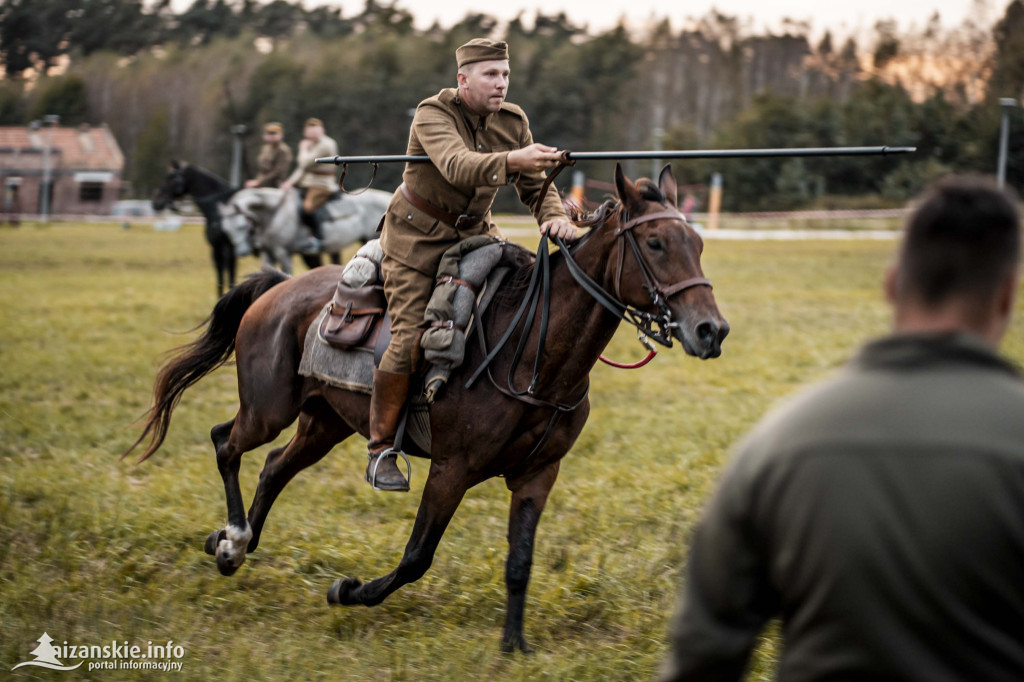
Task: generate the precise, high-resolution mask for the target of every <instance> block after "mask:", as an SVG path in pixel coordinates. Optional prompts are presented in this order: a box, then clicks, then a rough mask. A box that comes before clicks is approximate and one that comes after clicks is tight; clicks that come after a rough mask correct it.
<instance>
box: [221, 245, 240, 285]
mask: <svg viewBox="0 0 1024 682" xmlns="http://www.w3.org/2000/svg"><path fill="white" fill-rule="evenodd" d="M222 248H223V249H224V264H225V266H226V267H227V269H228V288H229V289H230V288H231V287H233V286H235V273H236V271H237V268H238V259H237V258H236V257H235V247H234V245H233V244H231V242H227V243H226V244H224V246H223V247H222Z"/></svg>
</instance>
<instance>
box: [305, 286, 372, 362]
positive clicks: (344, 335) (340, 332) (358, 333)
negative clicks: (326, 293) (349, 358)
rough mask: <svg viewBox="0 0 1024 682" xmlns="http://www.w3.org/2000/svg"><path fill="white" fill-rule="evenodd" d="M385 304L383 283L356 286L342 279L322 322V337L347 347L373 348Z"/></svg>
mask: <svg viewBox="0 0 1024 682" xmlns="http://www.w3.org/2000/svg"><path fill="white" fill-rule="evenodd" d="M386 308H387V303H386V302H385V298H384V287H382V286H380V285H379V284H378V285H369V286H365V287H359V288H355V289H354V288H352V287H349V286H347V285H346V284H345V283H344V282H339V283H338V288H337V289H336V290H335V292H334V299H333V300H332V301H331V307H330V311H329V312H328V314H327V316H326V317H325V318H324V321H323V323H321V325H320V337H321V338H322V339H323V340H324V341H326V342H327V343H328V344H330V345H331V346H335V347H337V348H342V349H344V350H354V349H356V348H369V349H370V350H372V349H373V347H374V343H375V341H376V336H377V334H378V333H379V327H380V325H379V322H380V320H381V318H382V317H383V316H384V311H385V309H386Z"/></svg>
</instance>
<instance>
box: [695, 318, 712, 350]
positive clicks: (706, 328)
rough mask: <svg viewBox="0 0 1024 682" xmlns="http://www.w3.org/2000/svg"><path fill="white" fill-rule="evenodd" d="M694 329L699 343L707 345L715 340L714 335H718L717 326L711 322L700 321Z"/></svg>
mask: <svg viewBox="0 0 1024 682" xmlns="http://www.w3.org/2000/svg"><path fill="white" fill-rule="evenodd" d="M694 331H695V332H696V334H697V338H698V339H700V341H701V343H704V344H708V345H710V344H711V343H713V342H714V341H715V337H716V336H717V335H718V327H717V326H715V324H714V323H712V322H701V323H700V324H698V325H697V329H695V330H694Z"/></svg>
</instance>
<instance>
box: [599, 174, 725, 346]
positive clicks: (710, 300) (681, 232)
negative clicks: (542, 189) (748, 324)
mask: <svg viewBox="0 0 1024 682" xmlns="http://www.w3.org/2000/svg"><path fill="white" fill-rule="evenodd" d="M615 189H616V193H617V194H618V198H619V202H620V207H619V211H618V214H617V215H616V217H615V219H612V220H609V221H608V223H607V224H606V225H605V226H604V227H603V228H602V230H611V231H613V234H614V235H615V238H616V241H617V242H618V246H617V248H616V249H615V251H616V254H615V256H614V257H612V258H611V259H610V260H609V262H608V266H607V270H606V273H605V281H606V282H610V283H611V284H612V286H613V287H614V288H615V291H616V293H617V294H618V296H619V298H620V299H621V300H622V301H623V302H625V303H628V304H630V305H632V306H634V307H636V308H638V309H640V310H644V311H646V312H650V313H653V314H656V315H661V316H663V318H664V317H668V318H671V322H670V329H671V330H672V335H673V336H674V337H676V338H677V339H679V341H680V342H681V343H682V345H683V349H684V350H685V351H686V352H687V353H688V354H690V355H694V356H696V357H699V358H701V359H707V358H716V357H718V356H719V355H721V354H722V341H723V340H724V339H725V337H726V335H727V334H728V333H729V323H728V322H726V321H725V318H723V317H722V314H721V313H720V312H719V311H718V305H717V304H716V303H715V297H714V294H713V293H712V290H711V283H710V282H709V281H708V280H707V279H705V277H704V271H703V270H702V269H701V265H700V256H701V252H702V251H703V250H704V240H703V239H701V237H700V235H699V234H697V231H696V230H694V229H693V227H691V226H690V225H689V223H687V222H686V219H685V218H684V217H683V215H682V214H681V213H680V212H679V209H678V207H677V201H678V190H677V185H676V179H675V176H673V175H672V168H671V166H665V168H664V169H662V171H661V175H660V177H659V178H658V183H657V184H655V183H654V182H652V181H651V180H648V179H646V178H641V179H640V180H638V181H637V182H636V183H635V184H634V183H633V182H631V181H630V180H629V178H627V177H626V176H625V174H624V173H623V172H622V168H621V167H620V166H618V165H616V168H615Z"/></svg>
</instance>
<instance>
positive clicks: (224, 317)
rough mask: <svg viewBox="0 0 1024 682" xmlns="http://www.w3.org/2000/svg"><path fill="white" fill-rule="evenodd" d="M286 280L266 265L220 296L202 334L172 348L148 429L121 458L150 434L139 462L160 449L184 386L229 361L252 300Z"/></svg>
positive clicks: (157, 387) (155, 391)
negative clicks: (190, 341)
mask: <svg viewBox="0 0 1024 682" xmlns="http://www.w3.org/2000/svg"><path fill="white" fill-rule="evenodd" d="M286 279H288V275H286V274H284V273H283V272H280V271H278V270H274V269H273V268H269V267H264V268H263V269H262V270H261V271H260V272H258V273H256V274H254V275H250V276H249V277H248V278H247V279H246V280H245V281H244V282H242V283H241V284H239V285H238V286H236V287H234V288H232V289H230V290H229V291H228V292H227V293H226V294H224V295H223V296H221V297H220V300H218V301H217V304H216V305H215V306H214V307H213V312H212V313H210V316H209V317H208V318H206V320H205V321H204V322H203V323H202V324H201V325H200V327H205V330H204V331H203V334H202V336H200V337H199V338H198V339H196V340H195V341H193V342H192V343H189V344H186V345H184V346H181V347H180V348H176V349H175V350H174V351H171V352H172V353H175V351H176V354H175V356H174V357H173V358H172V359H171V360H169V361H168V362H167V364H165V365H164V366H163V367H161V368H160V371H159V373H157V375H156V383H155V384H154V386H153V406H152V407H151V408H150V409H149V412H147V413H146V414H145V415H144V419H145V420H146V425H145V428H143V430H142V435H140V436H139V438H138V440H136V441H135V442H134V443H132V445H131V447H129V448H128V449H127V450H125V452H124V454H123V455H121V458H122V459H123V458H125V457H127V456H128V454H129V453H131V451H132V450H134V449H135V448H137V447H138V446H139V445H140V444H141V443H142V441H144V440H146V438H147V436H148V438H149V444H148V446H147V447H146V451H145V452H143V453H142V455H141V456H140V457H139V459H138V461H139V462H142V461H143V460H145V459H147V458H149V456H150V455H152V454H153V453H154V452H156V451H157V450H158V449H159V448H160V446H161V445H162V444H163V442H164V438H165V437H166V436H167V430H168V428H170V425H171V413H172V412H173V411H174V408H175V407H177V405H178V401H179V400H180V399H181V396H182V394H183V393H184V392H185V389H187V388H188V387H189V386H191V385H192V384H194V383H196V382H197V381H199V380H200V379H202V378H203V377H205V376H206V375H207V374H209V373H210V372H212V371H213V370H215V369H217V368H218V367H220V366H221V365H223V364H224V363H225V362H227V361H228V359H229V358H230V357H231V353H232V352H234V350H235V335H236V334H237V333H238V327H239V325H240V324H241V323H242V316H243V315H244V314H245V311H246V310H248V309H249V306H251V305H252V304H253V301H255V300H256V299H257V298H259V297H260V296H262V295H263V294H265V293H266V292H267V291H269V290H270V288H271V287H273V286H275V285H277V284H280V283H281V282H283V281H285V280H286Z"/></svg>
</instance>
